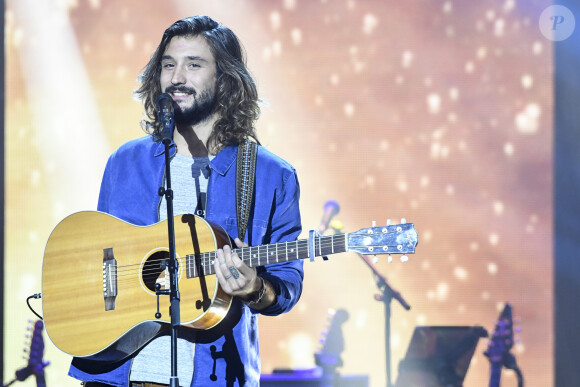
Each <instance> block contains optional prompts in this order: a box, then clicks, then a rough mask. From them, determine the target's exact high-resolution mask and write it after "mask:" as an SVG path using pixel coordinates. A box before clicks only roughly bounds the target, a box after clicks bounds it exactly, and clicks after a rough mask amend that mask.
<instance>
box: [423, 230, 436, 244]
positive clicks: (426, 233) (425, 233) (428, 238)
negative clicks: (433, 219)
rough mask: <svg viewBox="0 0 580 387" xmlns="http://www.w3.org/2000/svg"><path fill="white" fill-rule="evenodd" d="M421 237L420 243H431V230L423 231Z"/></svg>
mask: <svg viewBox="0 0 580 387" xmlns="http://www.w3.org/2000/svg"><path fill="white" fill-rule="evenodd" d="M422 235H423V237H422V238H421V240H422V242H431V239H433V233H432V232H431V230H425V231H423V234H422Z"/></svg>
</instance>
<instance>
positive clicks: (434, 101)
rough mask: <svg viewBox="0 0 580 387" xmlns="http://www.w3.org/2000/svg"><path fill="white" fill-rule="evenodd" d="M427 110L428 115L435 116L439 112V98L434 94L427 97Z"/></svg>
mask: <svg viewBox="0 0 580 387" xmlns="http://www.w3.org/2000/svg"><path fill="white" fill-rule="evenodd" d="M427 108H428V110H429V113H431V114H437V113H439V111H440V110H441V97H439V95H438V94H436V93H431V94H429V95H428V96H427Z"/></svg>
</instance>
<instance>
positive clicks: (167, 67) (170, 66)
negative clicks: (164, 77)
mask: <svg viewBox="0 0 580 387" xmlns="http://www.w3.org/2000/svg"><path fill="white" fill-rule="evenodd" d="M161 67H163V68H164V69H170V68H173V63H162V64H161Z"/></svg>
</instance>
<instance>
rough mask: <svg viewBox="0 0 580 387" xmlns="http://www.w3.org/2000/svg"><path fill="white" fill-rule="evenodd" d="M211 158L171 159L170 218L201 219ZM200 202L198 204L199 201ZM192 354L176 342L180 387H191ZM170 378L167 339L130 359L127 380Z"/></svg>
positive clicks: (162, 213) (163, 209)
mask: <svg viewBox="0 0 580 387" xmlns="http://www.w3.org/2000/svg"><path fill="white" fill-rule="evenodd" d="M212 158H213V156H211V157H193V158H192V157H187V156H182V155H180V154H176V155H175V156H174V157H173V159H171V188H172V190H173V213H174V214H176V215H178V214H198V215H201V214H202V213H203V211H205V198H206V193H207V183H208V180H209V174H210V168H209V162H210V160H211V159H212ZM164 184H165V183H164ZM200 198H201V200H199V199H200ZM199 211H201V212H199ZM159 219H160V220H166V219H167V201H166V200H165V196H164V197H163V198H162V200H161V205H160V207H159ZM161 297H167V296H161ZM162 313H163V312H162ZM166 313H168V312H166ZM194 354H195V344H193V343H191V342H189V341H187V340H184V339H177V376H178V378H179V385H180V386H190V385H191V380H192V378H193V356H194ZM170 377H171V336H162V337H158V338H156V339H155V340H153V341H152V342H151V343H149V344H148V345H146V346H145V347H144V348H143V349H142V350H141V351H140V352H139V353H138V354H137V356H136V357H135V358H134V359H133V363H132V364H131V375H130V380H131V381H134V382H149V383H161V384H169V378H170Z"/></svg>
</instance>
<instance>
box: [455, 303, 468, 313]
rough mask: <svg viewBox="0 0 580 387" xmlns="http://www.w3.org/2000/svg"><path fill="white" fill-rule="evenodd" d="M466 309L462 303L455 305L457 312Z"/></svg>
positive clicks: (462, 311)
mask: <svg viewBox="0 0 580 387" xmlns="http://www.w3.org/2000/svg"><path fill="white" fill-rule="evenodd" d="M466 310H467V308H466V307H465V305H464V304H460V305H459V306H457V312H459V313H465V311H466Z"/></svg>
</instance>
